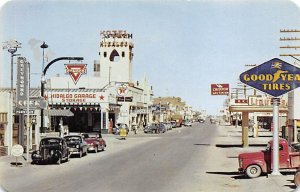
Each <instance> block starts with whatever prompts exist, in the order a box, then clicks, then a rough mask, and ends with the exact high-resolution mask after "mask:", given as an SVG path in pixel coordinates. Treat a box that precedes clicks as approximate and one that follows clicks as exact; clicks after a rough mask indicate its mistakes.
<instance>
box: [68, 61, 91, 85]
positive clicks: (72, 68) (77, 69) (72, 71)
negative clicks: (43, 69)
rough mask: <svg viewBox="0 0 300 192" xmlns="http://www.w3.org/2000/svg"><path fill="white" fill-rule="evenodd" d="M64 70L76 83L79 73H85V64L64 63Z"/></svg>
mask: <svg viewBox="0 0 300 192" xmlns="http://www.w3.org/2000/svg"><path fill="white" fill-rule="evenodd" d="M65 70H66V74H69V75H70V76H71V78H72V80H73V82H74V83H75V84H76V83H77V81H78V80H79V78H80V77H81V75H82V74H86V64H65Z"/></svg>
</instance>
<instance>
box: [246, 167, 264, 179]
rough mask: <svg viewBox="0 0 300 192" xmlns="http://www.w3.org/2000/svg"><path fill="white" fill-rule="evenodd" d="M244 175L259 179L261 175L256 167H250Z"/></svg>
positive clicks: (259, 169)
mask: <svg viewBox="0 0 300 192" xmlns="http://www.w3.org/2000/svg"><path fill="white" fill-rule="evenodd" d="M246 174H247V176H248V177H249V178H255V177H259V176H260V174H261V168H260V166H258V165H250V166H248V167H247V169H246Z"/></svg>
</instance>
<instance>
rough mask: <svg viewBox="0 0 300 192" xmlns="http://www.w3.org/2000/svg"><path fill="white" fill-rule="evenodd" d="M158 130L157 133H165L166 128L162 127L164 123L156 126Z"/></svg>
mask: <svg viewBox="0 0 300 192" xmlns="http://www.w3.org/2000/svg"><path fill="white" fill-rule="evenodd" d="M158 129H159V132H160V133H164V132H166V131H167V128H166V126H165V125H164V123H159V124H158Z"/></svg>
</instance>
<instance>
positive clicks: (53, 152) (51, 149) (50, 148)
mask: <svg viewBox="0 0 300 192" xmlns="http://www.w3.org/2000/svg"><path fill="white" fill-rule="evenodd" d="M69 157H70V152H69V148H68V146H67V143H66V140H65V139H64V138H60V137H46V138H43V139H42V140H41V142H40V147H39V150H36V151H33V153H32V154H31V159H32V164H38V163H42V162H46V163H57V164H60V163H61V162H62V161H68V160H69Z"/></svg>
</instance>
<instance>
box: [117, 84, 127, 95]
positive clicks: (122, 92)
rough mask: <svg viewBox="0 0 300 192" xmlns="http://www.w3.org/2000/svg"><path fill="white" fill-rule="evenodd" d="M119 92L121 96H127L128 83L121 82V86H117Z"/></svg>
mask: <svg viewBox="0 0 300 192" xmlns="http://www.w3.org/2000/svg"><path fill="white" fill-rule="evenodd" d="M116 91H117V94H118V96H120V97H125V96H126V95H127V93H128V86H127V84H125V83H123V84H120V85H119V86H117V89H116Z"/></svg>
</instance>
